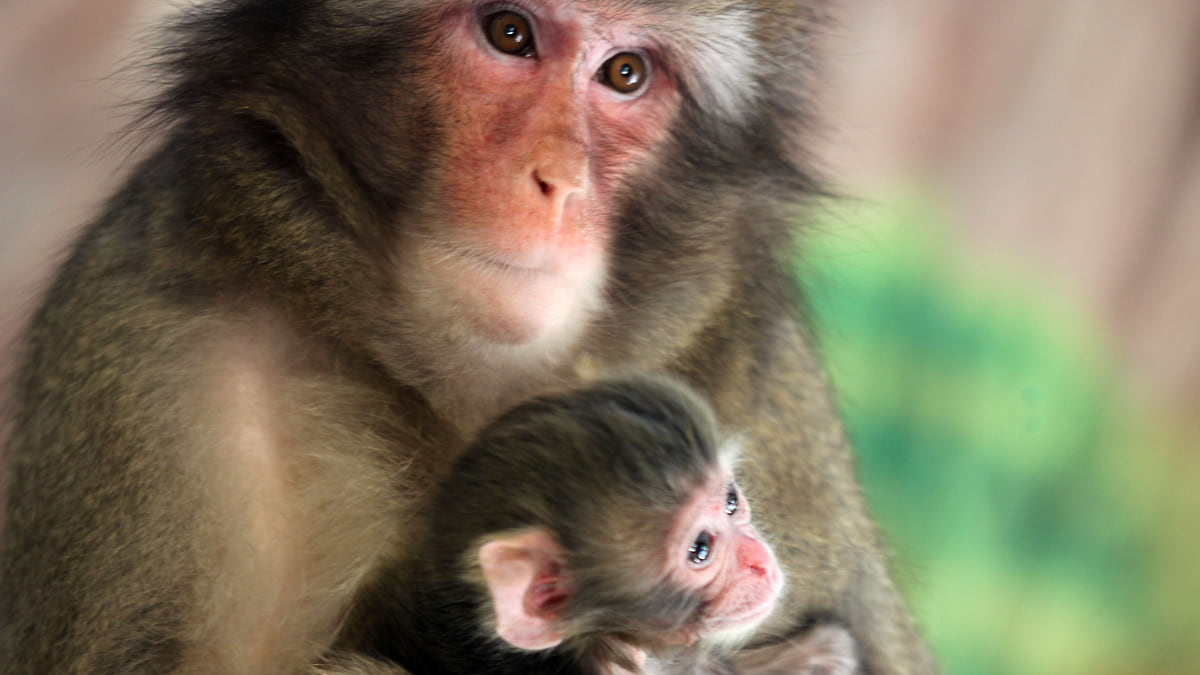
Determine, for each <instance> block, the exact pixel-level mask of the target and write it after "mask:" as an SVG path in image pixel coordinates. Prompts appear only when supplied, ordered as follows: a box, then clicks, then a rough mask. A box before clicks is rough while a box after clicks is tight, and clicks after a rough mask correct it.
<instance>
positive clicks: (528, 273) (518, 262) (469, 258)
mask: <svg viewBox="0 0 1200 675" xmlns="http://www.w3.org/2000/svg"><path fill="white" fill-rule="evenodd" d="M447 253H448V255H453V256H454V257H455V258H457V259H459V260H461V261H463V262H465V263H467V264H468V265H471V266H474V267H476V268H478V269H481V270H485V271H493V272H500V273H503V274H508V275H517V276H525V277H543V276H552V275H556V274H558V273H559V272H560V271H561V265H559V264H557V263H556V262H555V261H554V260H553V259H552V256H550V255H545V254H531V255H524V256H516V255H513V256H508V255H503V254H499V253H495V252H491V251H481V250H477V249H473V248H470V247H465V246H447Z"/></svg>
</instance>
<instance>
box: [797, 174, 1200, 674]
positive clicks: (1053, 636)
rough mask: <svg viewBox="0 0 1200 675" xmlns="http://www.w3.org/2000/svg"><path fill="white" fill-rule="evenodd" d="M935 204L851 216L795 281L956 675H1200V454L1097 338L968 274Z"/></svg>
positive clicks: (1022, 289)
mask: <svg viewBox="0 0 1200 675" xmlns="http://www.w3.org/2000/svg"><path fill="white" fill-rule="evenodd" d="M945 225H946V223H945V219H944V218H942V217H941V216H940V214H939V210H938V209H937V208H935V207H934V206H932V205H931V203H930V202H928V201H922V200H919V199H915V198H914V199H908V200H907V201H902V202H901V203H900V204H899V205H895V204H893V205H891V206H888V207H884V206H880V205H874V204H863V203H858V204H850V205H848V206H842V207H839V210H838V211H836V212H831V213H830V214H829V217H828V218H827V219H826V221H825V222H824V223H823V224H821V225H820V226H818V227H817V228H815V229H814V230H813V231H812V232H811V234H810V236H809V238H808V239H807V241H806V244H805V250H804V252H803V256H802V260H803V262H802V264H801V266H800V276H801V278H802V280H803V281H804V283H805V286H806V289H807V291H808V302H809V303H810V312H811V313H812V315H813V319H814V321H815V325H816V327H817V332H818V336H819V339H820V342H821V345H822V350H823V351H824V353H825V356H826V359H827V361H828V363H829V366H830V371H831V373H832V376H833V379H834V384H835V387H836V389H837V391H838V395H839V400H840V403H841V406H842V409H843V412H844V414H845V417H846V420H847V424H848V426H849V429H850V432H851V434H852V436H853V437H854V440H855V444H856V446H857V448H858V453H859V458H860V471H861V474H862V479H863V482H864V484H865V486H866V488H867V492H868V494H869V495H870V499H871V502H872V505H873V508H874V510H875V514H876V516H877V517H878V519H879V521H880V522H881V525H882V527H883V529H884V531H885V532H886V533H887V535H888V537H889V541H890V543H891V544H892V547H893V549H894V552H895V554H896V565H895V569H896V571H897V575H898V577H899V579H900V582H901V584H902V585H903V586H904V587H905V592H906V594H907V595H908V597H909V598H910V601H911V603H912V605H913V607H914V609H915V611H916V612H917V614H918V616H919V618H920V620H921V622H922V624H923V626H924V629H925V631H926V633H927V635H928V636H929V638H930V640H931V641H932V642H933V644H934V647H935V649H936V650H937V652H938V654H939V656H940V658H941V659H942V661H943V663H944V665H945V667H946V670H947V672H950V673H955V674H959V675H974V674H979V675H985V674H986V675H990V674H993V673H1021V674H1024V673H1047V674H1049V673H1054V674H1055V675H1065V674H1070V673H1088V674H1089V675H1094V674H1097V673H1188V672H1200V665H1198V664H1200V537H1198V536H1197V535H1200V527H1198V525H1200V518H1198V517H1197V516H1198V514H1200V453H1198V452H1197V450H1196V448H1195V447H1191V446H1190V445H1189V444H1188V443H1187V442H1185V441H1184V440H1183V438H1182V437H1176V436H1172V434H1171V433H1170V431H1169V430H1167V429H1166V428H1165V427H1164V425H1163V424H1162V423H1161V421H1159V420H1156V419H1154V417H1153V415H1152V414H1151V413H1150V412H1148V411H1145V410H1140V409H1138V408H1136V407H1135V406H1134V405H1133V404H1132V403H1131V399H1132V397H1131V396H1129V394H1128V392H1127V391H1125V390H1124V388H1123V384H1122V381H1121V379H1120V377H1119V375H1118V373H1117V371H1116V368H1115V366H1114V364H1113V362H1112V359H1111V358H1110V357H1109V356H1108V354H1107V349H1108V346H1107V345H1106V344H1105V343H1104V341H1103V340H1102V339H1101V337H1100V335H1101V333H1100V331H1099V330H1098V329H1097V328H1096V327H1095V324H1094V323H1093V322H1091V321H1090V320H1089V318H1088V317H1086V316H1084V315H1083V314H1082V313H1080V312H1079V311H1078V310H1076V309H1074V308H1073V306H1072V305H1071V304H1070V303H1068V302H1067V301H1066V300H1064V299H1062V298H1056V297H1054V295H1053V294H1052V293H1049V292H1047V290H1046V287H1047V284H1041V283H1039V280H1037V279H1032V278H1031V276H1032V275H1031V274H1029V273H1027V272H1021V271H1017V270H1012V269H1009V270H1008V271H1006V272H1005V271H996V270H991V269H989V268H988V266H987V264H986V262H984V261H981V260H978V259H976V260H967V259H965V254H964V253H963V249H962V247H961V246H958V245H957V243H956V242H955V241H954V240H953V239H952V237H951V236H950V234H949V233H950V230H949V228H947V227H946V226H945Z"/></svg>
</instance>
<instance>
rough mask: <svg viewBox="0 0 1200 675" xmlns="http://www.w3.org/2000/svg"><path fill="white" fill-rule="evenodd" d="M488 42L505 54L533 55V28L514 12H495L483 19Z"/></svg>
mask: <svg viewBox="0 0 1200 675" xmlns="http://www.w3.org/2000/svg"><path fill="white" fill-rule="evenodd" d="M483 23H484V32H485V33H486V34H487V38H488V42H491V43H492V46H493V47H495V48H496V49H499V50H500V51H502V52H504V53H505V54H512V55H513V56H532V55H533V29H532V28H530V27H529V21H528V20H527V19H526V18H525V17H523V16H521V15H520V14H517V13H516V12H496V13H495V14H492V15H490V16H488V17H487V18H486V19H484V20H483Z"/></svg>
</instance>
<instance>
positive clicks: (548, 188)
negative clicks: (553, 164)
mask: <svg viewBox="0 0 1200 675" xmlns="http://www.w3.org/2000/svg"><path fill="white" fill-rule="evenodd" d="M533 180H534V182H536V183H537V184H538V188H539V189H540V190H541V191H542V194H543V195H545V196H547V197H549V196H550V195H551V194H553V193H554V186H553V185H551V184H550V183H548V182H546V181H544V180H542V177H541V176H539V175H537V173H536V172H534V174H533Z"/></svg>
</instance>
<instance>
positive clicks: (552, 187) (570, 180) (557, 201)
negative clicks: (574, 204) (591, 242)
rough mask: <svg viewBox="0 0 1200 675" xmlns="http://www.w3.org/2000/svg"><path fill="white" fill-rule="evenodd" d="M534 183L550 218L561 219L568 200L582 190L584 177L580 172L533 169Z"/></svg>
mask: <svg viewBox="0 0 1200 675" xmlns="http://www.w3.org/2000/svg"><path fill="white" fill-rule="evenodd" d="M531 177H532V179H533V183H534V185H536V186H537V189H538V192H540V193H541V195H542V196H543V197H544V198H545V199H546V201H547V202H548V205H549V207H550V211H551V214H552V216H551V217H552V218H553V219H554V220H555V221H559V220H561V218H562V217H563V214H564V212H565V211H566V209H567V204H568V202H569V201H570V200H572V199H573V198H574V197H577V196H578V195H580V194H582V193H583V191H584V185H585V183H586V178H585V177H583V176H582V172H556V171H552V170H547V169H534V170H533V172H532V176H531Z"/></svg>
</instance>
